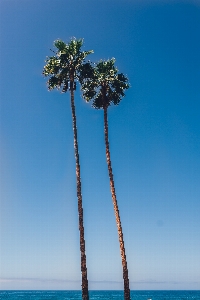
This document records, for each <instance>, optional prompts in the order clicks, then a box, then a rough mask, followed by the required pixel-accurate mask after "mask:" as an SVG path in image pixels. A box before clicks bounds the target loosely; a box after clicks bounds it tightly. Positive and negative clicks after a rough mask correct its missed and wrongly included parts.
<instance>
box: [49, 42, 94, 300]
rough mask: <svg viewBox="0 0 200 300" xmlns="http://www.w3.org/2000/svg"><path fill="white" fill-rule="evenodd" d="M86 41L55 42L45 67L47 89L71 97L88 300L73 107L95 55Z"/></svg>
mask: <svg viewBox="0 0 200 300" xmlns="http://www.w3.org/2000/svg"><path fill="white" fill-rule="evenodd" d="M82 45H83V40H82V39H79V40H76V39H75V38H73V39H71V41H70V42H69V43H68V44H66V43H64V42H63V41H61V40H56V41H55V42H54V46H55V47H56V52H54V51H53V52H54V53H55V55H54V56H50V57H47V60H46V65H45V66H44V69H43V74H44V76H46V77H49V79H48V81H47V85H48V89H49V90H52V89H54V88H57V89H61V90H62V92H63V93H65V92H67V90H69V91H70V95H71V110H72V121H73V132H74V150H75V160H76V184H77V198H78V214H79V231H80V252H81V273H82V299H84V300H89V294H88V279H87V266H86V254H85V239H84V226H83V207H82V194H81V177H80V163H79V152H78V140H77V126H76V114H75V105H74V90H76V82H75V80H76V79H78V78H79V73H80V70H82V73H81V74H82V76H83V75H84V71H83V69H84V63H85V57H86V56H87V55H88V54H90V53H93V51H92V50H91V51H82V52H81V46H82Z"/></svg>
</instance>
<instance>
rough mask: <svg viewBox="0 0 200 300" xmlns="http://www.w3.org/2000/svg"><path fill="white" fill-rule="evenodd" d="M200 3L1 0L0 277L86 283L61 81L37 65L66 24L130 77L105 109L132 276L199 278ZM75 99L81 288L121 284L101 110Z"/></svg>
mask: <svg viewBox="0 0 200 300" xmlns="http://www.w3.org/2000/svg"><path fill="white" fill-rule="evenodd" d="M198 3H199V2H198V1H189V0H188V1H181V0H180V1H170V0H168V1H162V0H159V1H154V0H149V1H142V0H140V1H139V0H138V1H136V0H135V1H134V0H132V1H131V0H123V1H122V0H121V1H119V0H115V1H112V0H99V1H94V0H85V1H83V0H74V1H71V0H68V1H66V0H56V1H52V0H42V1H39V0H26V1H25V0H18V1H16V0H0V64H1V69H0V151H1V152H0V182H1V185H0V197H1V199H0V288H1V289H81V273H80V251H79V231H78V210H77V198H76V179H75V160H74V148H73V133H72V119H71V111H70V101H69V94H60V93H59V92H58V91H53V92H48V91H47V88H46V83H45V82H46V81H45V79H44V78H43V77H42V75H41V74H42V69H43V66H44V63H45V62H44V61H45V58H46V56H48V55H52V52H51V51H50V50H49V49H50V48H52V47H53V41H54V40H56V39H57V38H61V39H63V40H64V41H66V42H67V41H69V39H70V37H73V36H75V37H76V38H84V47H83V50H90V49H93V50H94V52H95V53H94V54H93V55H91V56H90V59H91V60H92V61H94V62H95V61H98V60H99V59H101V58H103V59H108V58H112V57H115V58H116V65H117V67H118V68H119V70H120V72H123V73H125V74H126V75H127V76H128V77H129V80H130V83H131V88H130V89H129V90H128V91H127V93H126V97H125V98H124V99H123V100H122V102H121V103H120V105H119V106H117V107H111V108H110V109H109V115H108V117H109V126H110V132H109V134H110V136H109V140H110V147H111V159H112V164H113V172H114V179H115V184H116V193H117V198H118V204H119V209H120V214H121V220H122V226H123V232H124V240H125V248H126V255H127V261H128V268H129V278H130V287H131V289H133V290H134V289H200V255H199V253H200V218H199V215H200V184H199V182H200V88H199V87H200V5H199V4H198ZM75 104H76V114H77V126H78V140H79V151H80V163H81V177H82V195H83V207H84V225H85V239H86V254H87V267H88V280H89V289H123V280H122V266H121V258H120V252H119V244H118V235H117V228H116V224H115V217H114V212H113V205H112V200H111V195H110V187H109V180H108V172H107V165H106V159H105V147H104V132H103V111H102V110H99V111H98V110H94V109H93V108H91V105H90V104H86V103H85V102H84V101H83V99H82V98H81V96H80V88H78V89H77V91H76V94H75Z"/></svg>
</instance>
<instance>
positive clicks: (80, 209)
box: [70, 79, 89, 300]
mask: <svg viewBox="0 0 200 300" xmlns="http://www.w3.org/2000/svg"><path fill="white" fill-rule="evenodd" d="M73 89H74V80H73V79H70V93H71V109H72V120H73V131H74V150H75V159H76V183H77V198H78V214H79V231H80V251H81V273H82V299H83V300H89V293H88V280H87V266H86V254H85V239H84V226H83V207H82V194H81V176H80V164H79V153H78V140H77V127H76V114H75V105H74V90H73Z"/></svg>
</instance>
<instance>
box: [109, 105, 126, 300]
mask: <svg viewBox="0 0 200 300" xmlns="http://www.w3.org/2000/svg"><path fill="white" fill-rule="evenodd" d="M104 133H105V145H106V159H107V165H108V173H109V177H110V189H111V195H112V201H113V205H114V211H115V218H116V223H117V230H118V237H119V244H120V253H121V258H122V267H123V279H124V299H125V300H130V289H129V278H128V268H127V261H126V254H125V247H124V240H123V233H122V226H121V221H120V215H119V209H118V204H117V197H116V193H115V186H114V177H113V173H112V166H111V159H110V150H109V140H108V117H107V106H106V105H105V106H104Z"/></svg>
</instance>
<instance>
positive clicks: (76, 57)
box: [43, 38, 93, 92]
mask: <svg viewBox="0 0 200 300" xmlns="http://www.w3.org/2000/svg"><path fill="white" fill-rule="evenodd" d="M82 45H83V39H79V40H78V39H75V38H73V39H71V41H70V42H69V43H68V44H67V43H65V42H63V41H62V40H56V41H55V42H54V46H55V48H56V50H55V51H53V52H54V53H55V55H54V56H49V57H47V60H46V65H45V66H44V68H43V75H44V76H45V77H49V79H48V81H47V85H48V89H49V90H52V89H54V88H57V89H61V88H62V92H66V91H67V89H66V82H68V81H69V80H70V79H71V78H73V80H75V79H77V80H79V77H80V78H83V77H84V76H85V74H84V68H85V70H86V67H84V64H86V62H85V58H86V56H87V55H89V54H91V53H93V50H90V51H81V47H82Z"/></svg>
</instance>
